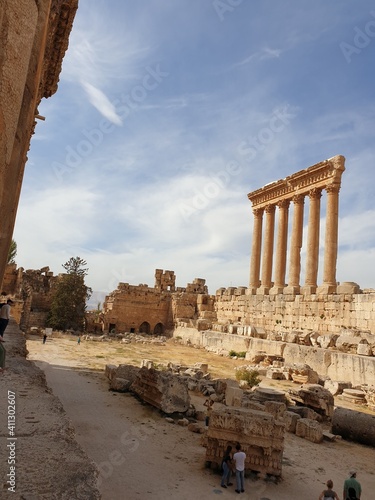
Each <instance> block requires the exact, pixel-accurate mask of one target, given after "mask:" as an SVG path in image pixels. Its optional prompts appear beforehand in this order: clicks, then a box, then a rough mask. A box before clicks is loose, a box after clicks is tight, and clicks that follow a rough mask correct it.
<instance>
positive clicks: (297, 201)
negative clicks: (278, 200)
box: [292, 194, 305, 205]
mask: <svg viewBox="0 0 375 500" xmlns="http://www.w3.org/2000/svg"><path fill="white" fill-rule="evenodd" d="M292 201H293V203H294V205H304V203H305V195H304V194H295V195H294V196H293V198H292Z"/></svg>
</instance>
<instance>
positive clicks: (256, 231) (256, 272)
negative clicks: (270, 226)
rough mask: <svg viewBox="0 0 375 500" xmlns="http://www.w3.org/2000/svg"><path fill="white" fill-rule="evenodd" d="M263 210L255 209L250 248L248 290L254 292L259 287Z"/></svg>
mask: <svg viewBox="0 0 375 500" xmlns="http://www.w3.org/2000/svg"><path fill="white" fill-rule="evenodd" d="M263 212H264V210H263V208H255V209H254V210H253V214H254V227H253V241H252V246H251V262H250V289H252V290H255V289H257V288H259V286H260V257H261V249H262V227H263Z"/></svg>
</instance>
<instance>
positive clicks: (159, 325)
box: [154, 323, 164, 335]
mask: <svg viewBox="0 0 375 500" xmlns="http://www.w3.org/2000/svg"><path fill="white" fill-rule="evenodd" d="M163 333H164V326H163V323H156V325H155V327H154V335H163Z"/></svg>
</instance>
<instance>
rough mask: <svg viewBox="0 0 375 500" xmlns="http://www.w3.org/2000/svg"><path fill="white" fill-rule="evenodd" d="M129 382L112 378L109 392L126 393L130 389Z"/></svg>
mask: <svg viewBox="0 0 375 500" xmlns="http://www.w3.org/2000/svg"><path fill="white" fill-rule="evenodd" d="M130 386H131V382H130V381H129V380H126V379H124V378H118V377H114V378H113V379H112V380H111V383H110V386H109V388H110V390H111V391H116V392H128V390H129V389H130Z"/></svg>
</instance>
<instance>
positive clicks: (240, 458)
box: [233, 443, 246, 493]
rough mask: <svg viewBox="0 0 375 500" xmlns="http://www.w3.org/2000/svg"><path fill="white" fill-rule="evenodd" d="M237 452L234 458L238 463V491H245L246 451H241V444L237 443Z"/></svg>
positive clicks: (236, 463)
mask: <svg viewBox="0 0 375 500" xmlns="http://www.w3.org/2000/svg"><path fill="white" fill-rule="evenodd" d="M236 450H237V451H236V453H235V454H234V455H233V460H234V463H235V465H236V486H237V489H236V490H235V491H236V493H243V492H244V491H245V485H244V477H245V460H246V453H244V452H243V451H241V445H240V444H239V443H238V444H237V445H236Z"/></svg>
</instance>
